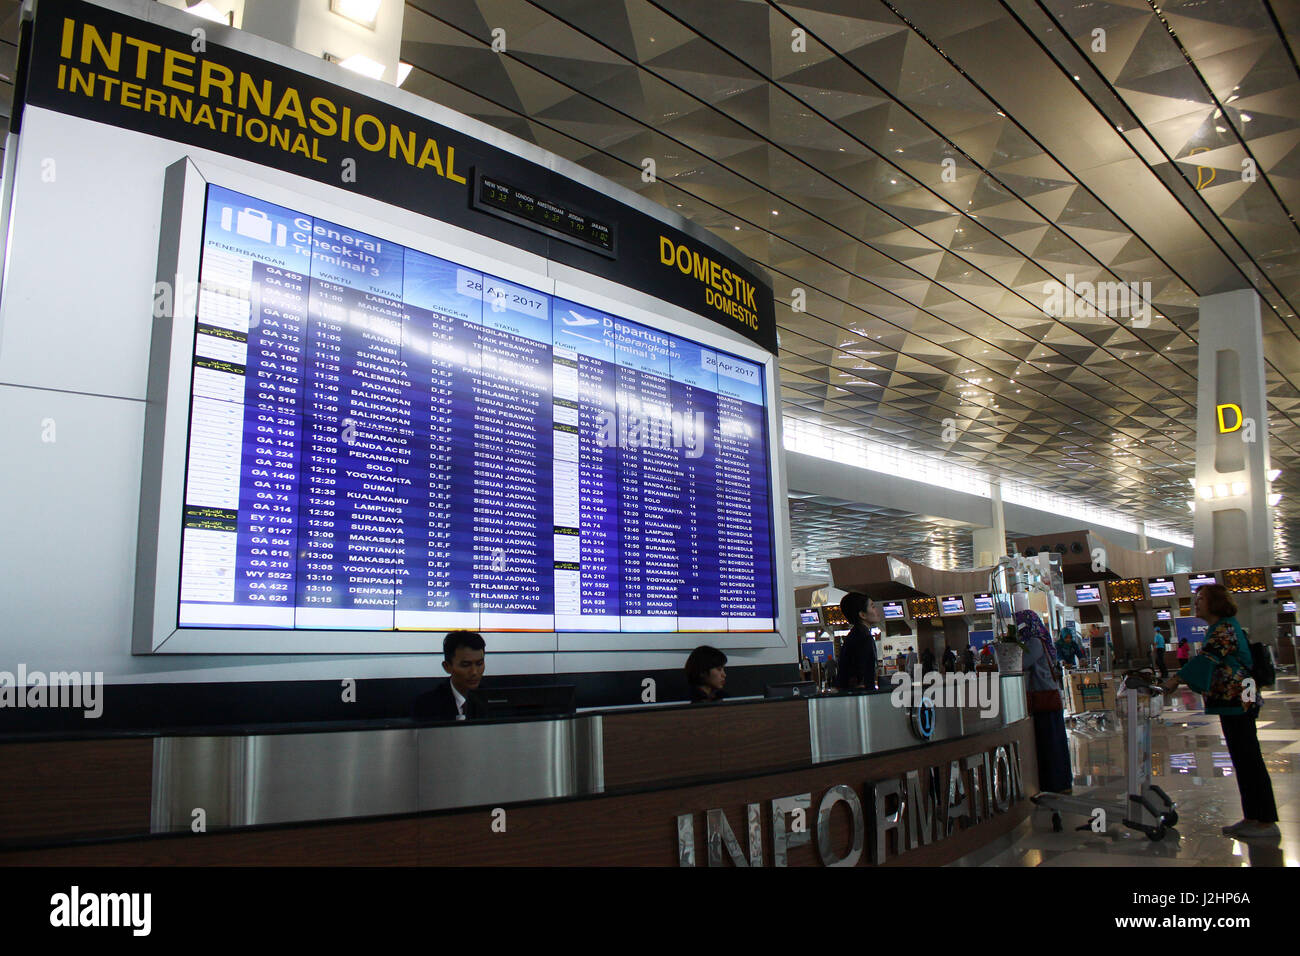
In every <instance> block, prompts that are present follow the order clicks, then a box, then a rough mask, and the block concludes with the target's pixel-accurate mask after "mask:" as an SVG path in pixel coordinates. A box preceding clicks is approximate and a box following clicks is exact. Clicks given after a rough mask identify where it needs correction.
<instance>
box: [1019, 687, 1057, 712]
mask: <svg viewBox="0 0 1300 956" xmlns="http://www.w3.org/2000/svg"><path fill="white" fill-rule="evenodd" d="M1027 698H1028V703H1029V712H1030V713H1031V714H1041V713H1043V712H1044V711H1051V710H1060V709H1061V692H1060V691H1059V690H1031V691H1030V692H1029V693H1028V695H1027Z"/></svg>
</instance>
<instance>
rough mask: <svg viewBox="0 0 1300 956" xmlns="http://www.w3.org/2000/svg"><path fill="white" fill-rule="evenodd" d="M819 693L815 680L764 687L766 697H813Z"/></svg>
mask: <svg viewBox="0 0 1300 956" xmlns="http://www.w3.org/2000/svg"><path fill="white" fill-rule="evenodd" d="M816 693H817V685H816V684H815V683H814V682H813V681H810V680H809V681H794V682H791V683H788V684H768V685H767V687H766V688H765V689H764V695H763V696H765V697H812V696H813V695H814V694H816Z"/></svg>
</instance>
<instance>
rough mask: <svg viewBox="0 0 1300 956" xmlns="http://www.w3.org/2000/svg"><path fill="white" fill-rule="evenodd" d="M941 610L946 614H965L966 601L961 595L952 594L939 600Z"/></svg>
mask: <svg viewBox="0 0 1300 956" xmlns="http://www.w3.org/2000/svg"><path fill="white" fill-rule="evenodd" d="M939 608H940V610H941V612H942V613H944V614H965V613H966V601H965V599H964V598H963V597H962V596H961V595H960V594H950V595H948V596H946V597H942V598H940V599H939Z"/></svg>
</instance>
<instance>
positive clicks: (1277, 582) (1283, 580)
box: [1272, 568, 1300, 588]
mask: <svg viewBox="0 0 1300 956" xmlns="http://www.w3.org/2000/svg"><path fill="white" fill-rule="evenodd" d="M1272 577H1273V587H1275V588H1300V571H1297V570H1296V569H1295V568H1274V569H1273V575H1272Z"/></svg>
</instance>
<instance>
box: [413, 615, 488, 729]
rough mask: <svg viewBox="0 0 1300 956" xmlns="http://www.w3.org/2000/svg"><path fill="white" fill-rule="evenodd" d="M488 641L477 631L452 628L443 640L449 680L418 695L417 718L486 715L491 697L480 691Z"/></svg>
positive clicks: (445, 668) (445, 669)
mask: <svg viewBox="0 0 1300 956" xmlns="http://www.w3.org/2000/svg"><path fill="white" fill-rule="evenodd" d="M486 650H487V643H486V642H485V641H484V640H483V635H481V634H476V633H475V632H473V631H452V632H451V633H450V634H448V635H447V636H446V637H445V638H444V639H443V642H442V658H443V660H442V669H443V670H444V671H446V672H447V674H448V679H447V681H446V683H440V684H439V685H438V686H437V687H436V688H435V689H434V690H432V691H430V692H429V693H427V694H421V695H420V696H419V697H417V698H415V703H414V704H413V705H412V707H411V716H412V717H414V718H415V719H416V720H473V719H475V718H477V717H486V716H487V712H488V706H487V699H486V698H485V697H484V696H483V695H482V694H481V693H479V689H478V685H479V683H480V682H482V680H483V667H484V663H483V661H484V657H485V655H486Z"/></svg>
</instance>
